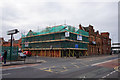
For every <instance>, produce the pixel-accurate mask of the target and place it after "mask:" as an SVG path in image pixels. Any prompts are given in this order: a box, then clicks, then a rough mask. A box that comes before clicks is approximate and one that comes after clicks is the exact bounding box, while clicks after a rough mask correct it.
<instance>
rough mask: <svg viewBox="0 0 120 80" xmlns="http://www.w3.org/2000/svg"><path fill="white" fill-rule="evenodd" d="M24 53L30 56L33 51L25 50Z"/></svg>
mask: <svg viewBox="0 0 120 80" xmlns="http://www.w3.org/2000/svg"><path fill="white" fill-rule="evenodd" d="M23 54H25V55H26V56H29V57H30V56H31V55H32V53H31V51H24V52H23Z"/></svg>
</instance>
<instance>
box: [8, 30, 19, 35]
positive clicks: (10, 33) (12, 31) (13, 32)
mask: <svg viewBox="0 0 120 80" xmlns="http://www.w3.org/2000/svg"><path fill="white" fill-rule="evenodd" d="M18 32H19V31H18V30H17V29H14V30H10V31H8V32H7V35H12V34H16V33H18Z"/></svg>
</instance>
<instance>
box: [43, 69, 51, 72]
mask: <svg viewBox="0 0 120 80" xmlns="http://www.w3.org/2000/svg"><path fill="white" fill-rule="evenodd" d="M44 71H47V72H53V71H52V70H51V68H49V69H48V70H44Z"/></svg>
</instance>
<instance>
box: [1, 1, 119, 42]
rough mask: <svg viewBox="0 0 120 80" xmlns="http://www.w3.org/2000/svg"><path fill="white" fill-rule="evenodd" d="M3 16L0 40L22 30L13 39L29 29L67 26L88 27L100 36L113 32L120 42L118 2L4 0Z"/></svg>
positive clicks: (113, 38) (113, 36) (115, 39)
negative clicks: (100, 33)
mask: <svg viewBox="0 0 120 80" xmlns="http://www.w3.org/2000/svg"><path fill="white" fill-rule="evenodd" d="M0 8H2V10H1V11H2V15H0V17H1V18H0V20H1V21H2V22H1V24H2V25H1V29H0V33H2V34H0V37H4V38H5V40H8V39H10V36H8V35H7V31H8V30H11V29H19V31H20V33H18V34H15V35H14V38H15V39H19V38H20V37H21V33H24V32H25V33H27V32H28V31H29V30H30V29H31V30H33V31H38V30H41V29H43V28H45V27H46V26H54V25H59V24H64V23H65V22H66V24H68V25H72V26H75V27H78V26H79V24H82V25H83V26H85V27H87V26H88V25H89V24H91V25H93V26H94V29H95V30H99V31H100V32H107V31H108V32H110V38H112V41H113V42H118V0H102V1H101V2H100V1H99V0H67V1H64V0H3V1H2V5H1V6H0ZM1 11H0V12H1Z"/></svg>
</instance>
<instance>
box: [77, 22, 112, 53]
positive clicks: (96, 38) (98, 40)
mask: <svg viewBox="0 0 120 80" xmlns="http://www.w3.org/2000/svg"><path fill="white" fill-rule="evenodd" d="M79 29H81V30H84V31H87V32H89V44H88V54H89V55H99V54H109V53H110V52H111V39H110V38H109V32H103V33H99V31H96V32H95V30H94V28H93V26H92V25H89V26H88V27H83V26H82V25H81V24H80V25H79Z"/></svg>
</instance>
